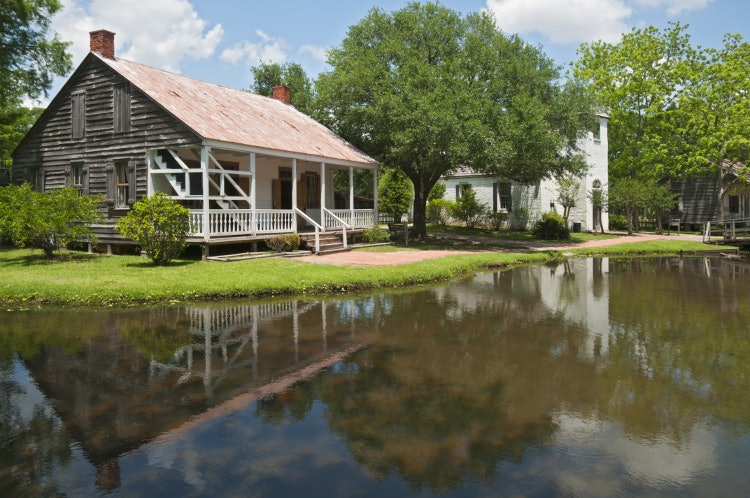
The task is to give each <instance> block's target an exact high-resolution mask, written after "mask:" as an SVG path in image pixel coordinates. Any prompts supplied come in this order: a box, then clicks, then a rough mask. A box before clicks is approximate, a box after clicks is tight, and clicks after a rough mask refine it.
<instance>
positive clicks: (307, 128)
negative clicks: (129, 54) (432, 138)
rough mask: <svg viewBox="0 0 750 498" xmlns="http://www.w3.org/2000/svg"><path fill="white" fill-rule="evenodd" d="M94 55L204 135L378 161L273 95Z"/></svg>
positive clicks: (331, 156) (336, 157)
mask: <svg viewBox="0 0 750 498" xmlns="http://www.w3.org/2000/svg"><path fill="white" fill-rule="evenodd" d="M92 53H93V52H92ZM93 54H94V55H96V56H97V57H98V58H99V59H100V60H101V61H102V62H104V63H105V64H107V65H108V66H109V67H111V68H112V69H114V70H115V71H116V72H117V73H119V74H120V75H121V76H122V77H124V78H125V79H127V80H128V81H130V83H131V84H132V85H134V86H135V87H137V88H138V89H139V90H141V91H142V92H143V93H145V94H146V95H148V96H149V97H150V98H152V99H153V100H154V101H155V102H157V103H158V104H159V105H161V106H162V107H164V108H165V109H166V110H167V111H169V112H170V113H171V114H172V115H174V116H175V117H176V118H178V119H179V120H181V121H182V122H184V123H185V124H186V125H187V126H189V127H190V128H191V129H192V130H194V131H195V132H196V133H198V134H199V135H200V136H201V137H203V138H204V139H206V140H216V141H220V142H228V143H232V144H238V145H244V146H249V147H259V148H264V149H271V150H277V151H285V152H293V153H297V154H306V155H312V156H317V157H320V158H321V159H332V160H340V161H347V162H355V163H363V164H369V165H374V164H377V162H376V161H375V160H374V159H373V158H371V157H370V156H368V155H367V154H365V153H364V152H362V151H360V150H359V149H357V148H356V147H354V146H353V145H352V144H350V143H349V142H347V141H346V140H344V139H343V138H341V137H339V136H338V135H336V134H335V133H333V132H332V131H331V130H329V129H328V128H326V127H325V126H323V125H322V124H320V123H318V122H317V121H315V120H314V119H312V118H310V117H309V116H307V115H305V114H303V113H301V112H299V111H297V110H296V109H295V108H294V107H292V106H290V105H287V104H284V103H282V102H280V101H278V100H275V99H271V98H268V97H263V96H261V95H257V94H254V93H250V92H245V91H242V90H234V89H231V88H227V87H223V86H220V85H215V84H213V83H206V82H204V81H199V80H195V79H192V78H188V77H185V76H180V75H178V74H174V73H170V72H167V71H162V70H159V69H154V68H152V67H149V66H144V65H142V64H138V63H135V62H130V61H126V60H123V59H109V58H107V57H102V56H101V55H99V54H97V53H93Z"/></svg>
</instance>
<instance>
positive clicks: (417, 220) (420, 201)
mask: <svg viewBox="0 0 750 498" xmlns="http://www.w3.org/2000/svg"><path fill="white" fill-rule="evenodd" d="M413 216H414V220H413V221H414V228H413V232H412V233H413V234H414V235H413V236H414V237H415V238H424V237H427V196H426V195H423V194H422V192H421V189H418V188H415V189H414V212H413Z"/></svg>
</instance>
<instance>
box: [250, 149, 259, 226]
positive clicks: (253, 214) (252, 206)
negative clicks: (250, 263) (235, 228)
mask: <svg viewBox="0 0 750 498" xmlns="http://www.w3.org/2000/svg"><path fill="white" fill-rule="evenodd" d="M255 205H256V202H255V152H251V153H250V209H251V211H250V213H251V214H250V231H251V233H252V234H253V235H256V234H257V233H258V219H257V218H256V212H255V208H256V206H255Z"/></svg>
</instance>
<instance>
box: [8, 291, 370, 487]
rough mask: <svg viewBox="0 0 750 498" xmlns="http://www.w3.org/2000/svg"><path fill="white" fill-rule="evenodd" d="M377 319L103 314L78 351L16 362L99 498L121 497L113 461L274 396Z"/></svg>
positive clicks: (319, 314)
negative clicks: (79, 457)
mask: <svg viewBox="0 0 750 498" xmlns="http://www.w3.org/2000/svg"><path fill="white" fill-rule="evenodd" d="M365 301H366V300H365ZM376 308H377V307H376V306H369V307H368V306H364V307H363V306H362V300H360V301H358V302H357V303H355V302H354V301H336V302H326V301H315V302H300V301H284V302H271V303H266V304H238V305H233V306H216V305H213V306H188V307H182V308H160V309H155V310H149V311H145V312H136V311H123V312H102V313H101V314H98V315H97V316H96V317H95V318H94V320H89V322H90V323H91V322H94V323H97V324H101V325H93V326H95V327H96V328H97V329H98V330H96V331H94V332H91V334H88V335H87V336H86V338H85V339H83V340H80V339H73V340H72V341H71V340H70V339H68V341H69V342H74V343H75V342H78V341H80V342H78V344H75V345H73V344H66V343H65V342H62V343H61V344H60V346H49V345H47V346H42V347H41V348H40V350H39V351H38V354H35V355H33V356H31V357H28V358H26V357H24V358H22V361H23V363H24V365H25V366H26V368H28V370H29V372H30V373H31V375H32V376H33V378H34V380H35V382H36V383H37V385H38V387H39V388H40V390H41V391H42V392H43V393H44V395H45V397H46V398H47V400H48V401H49V403H50V404H51V405H52V408H53V409H54V411H55V412H56V414H57V415H58V416H59V418H60V420H61V421H62V423H63V424H64V426H65V429H66V430H67V431H68V432H69V433H70V434H71V435H72V436H73V437H74V439H75V440H77V441H78V442H79V444H80V446H81V448H82V449H83V451H84V452H85V453H86V455H87V458H88V459H89V460H90V462H91V463H92V464H93V465H94V466H95V467H96V469H97V470H96V484H97V487H98V488H99V489H100V490H111V489H115V488H117V487H119V486H120V468H119V458H120V456H122V455H124V454H126V453H129V452H132V451H134V450H136V449H140V448H141V447H143V446H144V445H147V444H149V443H150V442H151V441H153V440H155V439H160V440H162V439H168V438H170V437H175V436H177V435H179V433H180V432H181V431H182V430H184V429H186V428H189V427H191V426H195V425H197V424H200V423H203V422H205V421H206V420H209V419H211V418H215V417H218V416H221V415H225V414H226V413H228V412H231V411H233V410H237V409H240V408H243V407H245V406H247V405H248V404H250V403H251V402H252V401H255V400H257V399H260V398H264V397H267V396H271V395H273V394H277V393H279V392H282V391H284V390H285V389H287V388H288V387H290V386H291V385H293V384H294V383H295V382H297V381H299V380H304V379H305V378H308V377H311V376H312V375H314V374H315V373H317V372H318V371H320V370H321V369H323V368H326V367H328V366H330V365H332V364H333V363H335V362H337V361H340V360H341V359H343V358H345V357H346V356H347V355H349V354H351V353H352V352H354V351H357V350H358V349H360V348H362V347H363V346H364V345H366V344H367V341H368V337H367V333H368V332H367V331H368V330H369V329H370V327H368V326H367V324H368V323H369V324H376V321H374V315H373V313H374V312H375V311H376ZM88 316H90V315H88ZM46 322H47V323H50V322H54V320H49V319H48V320H46ZM355 329H356V333H355ZM63 341H65V340H64V339H63Z"/></svg>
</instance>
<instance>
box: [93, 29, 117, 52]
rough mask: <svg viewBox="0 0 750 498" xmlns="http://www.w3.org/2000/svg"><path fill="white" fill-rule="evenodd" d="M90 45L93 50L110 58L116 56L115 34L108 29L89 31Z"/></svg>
mask: <svg viewBox="0 0 750 498" xmlns="http://www.w3.org/2000/svg"><path fill="white" fill-rule="evenodd" d="M89 46H90V49H91V51H92V52H96V53H98V54H101V55H103V56H104V57H107V58H109V59H114V58H115V34H114V33H113V32H111V31H107V30H106V29H99V30H96V31H91V32H89Z"/></svg>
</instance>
